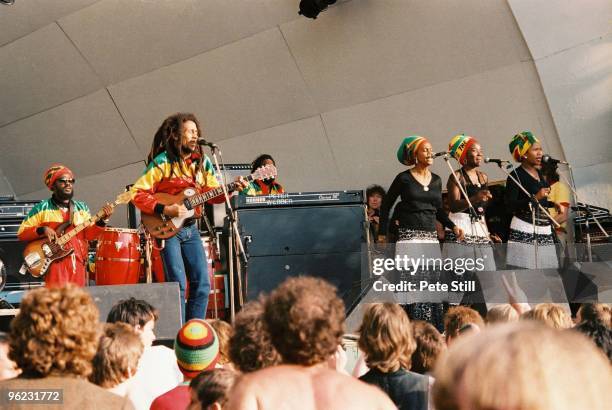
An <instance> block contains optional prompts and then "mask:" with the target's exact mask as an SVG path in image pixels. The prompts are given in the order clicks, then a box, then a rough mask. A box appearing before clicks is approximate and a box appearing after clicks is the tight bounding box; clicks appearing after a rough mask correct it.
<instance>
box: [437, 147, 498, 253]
mask: <svg viewBox="0 0 612 410" xmlns="http://www.w3.org/2000/svg"><path fill="white" fill-rule="evenodd" d="M442 158H444V161H445V162H446V165H448V169H450V171H451V175H452V176H453V178H454V179H455V183H456V184H457V186H458V187H459V190H460V191H461V195H462V196H463V197H464V198H465V200H466V202H467V204H468V209H469V212H470V222H471V223H472V234H473V235H474V236H476V222H478V223H479V224H480V227H481V228H482V230H483V232H484V233H485V234H486V233H488V229H487V228H486V226H483V222H482V220H481V219H480V218H479V217H478V213H477V212H476V208H474V205H472V201H470V197H469V196H468V194H467V192H466V191H465V189H464V188H463V185H461V183H460V182H459V178H458V177H457V174H455V171H454V170H453V167H452V166H451V164H450V161H449V159H448V154H444V155H443V156H442ZM460 165H461V164H460ZM487 237H488V236H487ZM488 240H489V243H491V242H492V241H491V238H488ZM473 247H474V256H476V244H475V243H474V246H473Z"/></svg>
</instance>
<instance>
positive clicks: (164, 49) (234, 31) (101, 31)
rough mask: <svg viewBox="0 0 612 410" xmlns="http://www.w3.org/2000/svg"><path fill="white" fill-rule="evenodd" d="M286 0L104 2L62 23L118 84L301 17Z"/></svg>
mask: <svg viewBox="0 0 612 410" xmlns="http://www.w3.org/2000/svg"><path fill="white" fill-rule="evenodd" d="M297 5H298V3H297V2H295V3H294V2H291V1H285V0H246V1H245V0H206V1H200V0H161V1H160V0H158V1H133V0H130V1H126V0H104V1H100V2H98V3H97V4H95V5H93V6H92V7H88V8H86V9H83V10H81V11H80V12H77V13H74V14H71V15H69V16H66V17H64V18H62V19H60V21H59V23H60V25H61V26H62V27H63V28H64V30H66V32H67V33H68V35H69V36H70V38H71V39H72V40H73V41H74V42H75V44H76V45H77V47H78V48H79V49H80V50H81V51H82V52H83V54H84V55H85V56H86V58H87V59H88V61H90V62H91V63H92V65H93V66H94V67H95V70H96V72H97V73H98V74H100V76H101V77H102V78H103V79H104V81H105V83H106V84H114V83H117V82H119V81H121V80H125V79H128V78H132V77H135V76H138V75H140V74H143V73H147V72H149V71H152V70H155V69H158V68H160V67H164V66H166V65H169V64H173V63H176V62H178V61H181V60H184V59H186V58H190V57H193V56H195V55H197V54H200V53H203V52H205V51H208V50H211V49H213V48H216V47H219V46H222V45H225V44H229V43H232V42H234V41H237V40H240V39H242V38H245V37H248V36H250V35H253V34H256V33H258V32H260V31H264V30H267V29H269V28H272V27H274V26H276V25H278V24H280V23H283V22H285V21H288V20H291V19H295V18H297V17H298V16H297V9H298V6H297Z"/></svg>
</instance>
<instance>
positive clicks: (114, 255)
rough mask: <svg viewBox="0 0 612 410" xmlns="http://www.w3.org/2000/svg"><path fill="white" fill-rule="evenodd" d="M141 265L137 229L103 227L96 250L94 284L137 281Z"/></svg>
mask: <svg viewBox="0 0 612 410" xmlns="http://www.w3.org/2000/svg"><path fill="white" fill-rule="evenodd" d="M141 266H142V265H141V253H140V236H139V235H138V230H136V229H124V228H105V229H104V232H103V233H102V235H100V238H99V239H98V249H97V251H96V274H95V278H96V285H128V284H135V283H138V278H139V276H140V270H141Z"/></svg>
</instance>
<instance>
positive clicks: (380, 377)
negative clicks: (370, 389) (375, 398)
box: [359, 369, 429, 410]
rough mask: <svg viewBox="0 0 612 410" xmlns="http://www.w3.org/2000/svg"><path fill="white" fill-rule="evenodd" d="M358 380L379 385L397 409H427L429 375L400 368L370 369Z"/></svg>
mask: <svg viewBox="0 0 612 410" xmlns="http://www.w3.org/2000/svg"><path fill="white" fill-rule="evenodd" d="M359 380H361V381H364V382H366V383H368V384H373V385H374V386H378V387H380V388H381V389H382V390H383V391H384V392H385V393H387V395H388V396H389V398H390V399H391V400H392V401H393V403H394V404H395V405H396V406H397V408H398V409H399V410H427V408H428V406H427V400H428V392H429V377H427V376H424V375H422V374H418V373H413V372H408V371H406V370H403V369H400V370H398V371H396V372H391V373H383V372H381V371H379V370H374V369H372V370H370V371H369V372H367V373H366V374H364V375H363V376H361V377H360V378H359Z"/></svg>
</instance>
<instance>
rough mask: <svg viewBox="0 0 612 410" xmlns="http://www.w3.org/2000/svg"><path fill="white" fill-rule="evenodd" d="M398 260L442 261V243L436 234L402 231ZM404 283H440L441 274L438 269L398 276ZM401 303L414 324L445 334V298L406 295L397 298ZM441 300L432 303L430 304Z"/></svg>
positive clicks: (446, 306) (401, 294)
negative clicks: (416, 322)
mask: <svg viewBox="0 0 612 410" xmlns="http://www.w3.org/2000/svg"><path fill="white" fill-rule="evenodd" d="M395 256H396V257H397V256H399V257H402V258H403V257H404V256H407V257H408V258H414V259H418V258H421V260H422V259H427V258H432V259H435V258H441V257H442V253H441V251H440V242H439V241H438V235H437V233H436V232H435V231H433V232H429V231H420V230H413V229H405V228H400V229H399V238H398V241H397V243H396V245H395ZM399 274H400V279H401V280H408V281H410V282H415V283H417V284H418V283H419V282H420V281H421V280H427V281H428V282H429V283H433V282H436V281H440V280H441V277H442V272H441V271H439V270H435V269H427V268H425V269H418V270H416V271H412V272H401V271H400V272H399ZM396 296H397V300H398V302H399V303H400V304H401V305H402V306H403V307H404V310H405V311H406V313H407V314H408V317H409V318H410V319H411V320H424V321H427V322H429V323H431V324H432V325H434V326H435V327H436V328H437V329H438V330H439V331H440V332H444V315H445V314H446V311H447V310H448V303H445V302H442V300H444V299H446V297H445V295H432V294H431V292H425V291H423V292H403V293H400V294H397V295H396ZM432 299H435V300H440V302H432V301H431V300H432Z"/></svg>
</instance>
